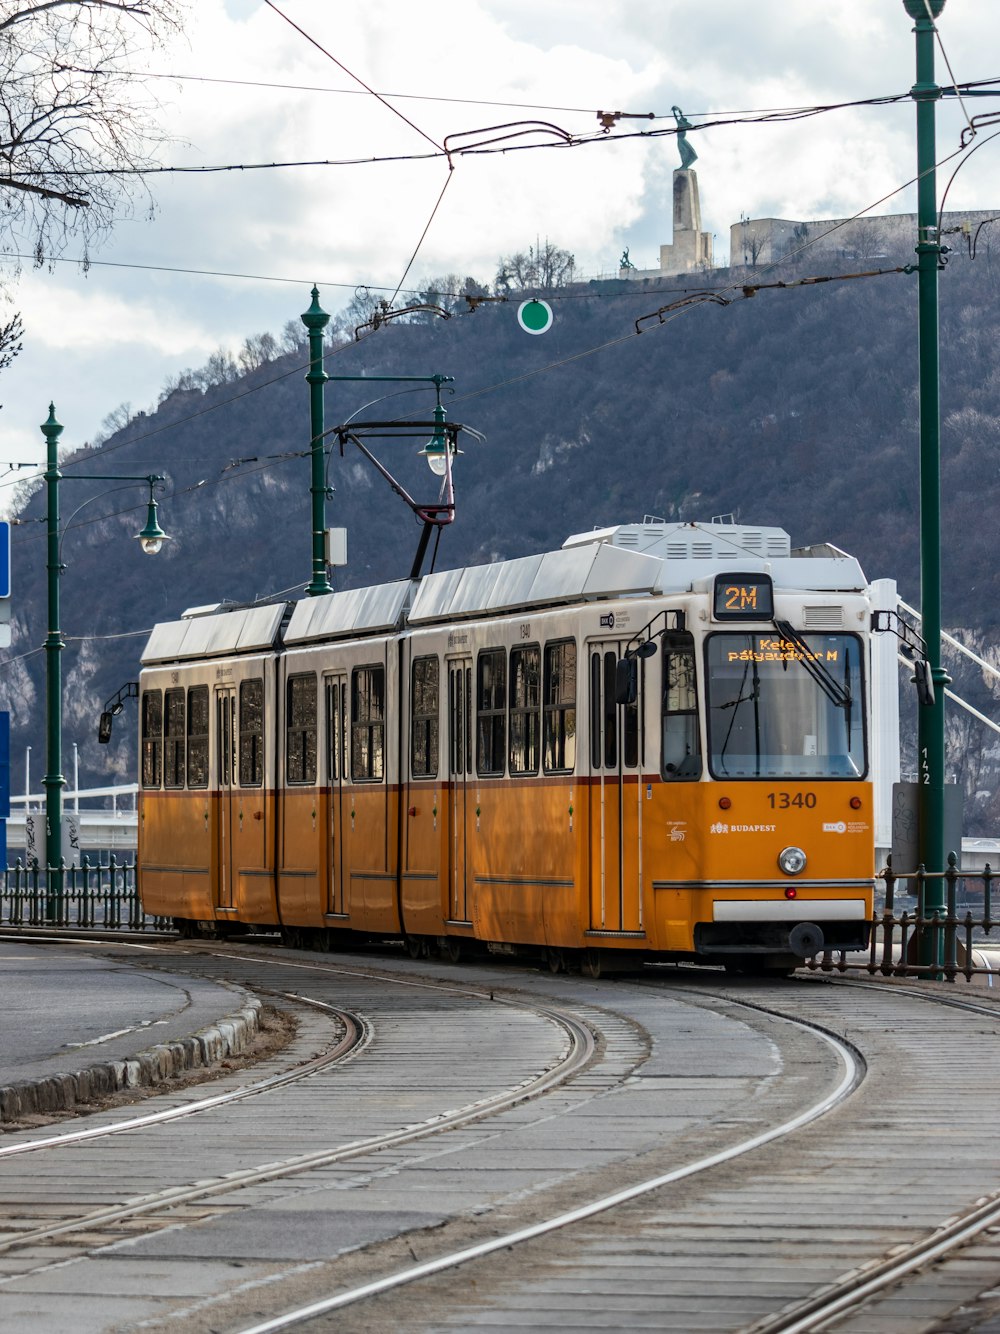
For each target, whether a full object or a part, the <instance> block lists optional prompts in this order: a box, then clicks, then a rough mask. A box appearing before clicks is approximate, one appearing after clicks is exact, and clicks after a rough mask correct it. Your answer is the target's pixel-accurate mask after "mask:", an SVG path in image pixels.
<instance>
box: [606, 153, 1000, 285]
mask: <svg viewBox="0 0 1000 1334" xmlns="http://www.w3.org/2000/svg"><path fill="white" fill-rule="evenodd" d="M673 215H674V219H673V220H674V228H673V240H672V241H671V242H670V244H669V245H661V246H660V265H659V268H656V269H639V268H636V267H635V266H634V265H632V264H630V263H629V262H628V259H627V257H628V251H626V252H625V255H624V256H623V257H622V258H623V264H622V266H621V267H620V268H619V271H618V276H619V278H625V279H630V280H635V279H641V278H661V277H666V276H668V275H669V276H671V277H673V276H676V275H678V274H683V273H692V272H705V271H706V270H708V269H713V268H715V267H717V266H716V264H715V260H714V254H713V237H712V233H711V232H704V231H702V229H701V201H700V198H699V194H698V173H697V172H696V171H694V170H693V169H692V168H690V167H689V168H679V169H678V170H677V171H675V172H674V190H673ZM989 222H996V223H998V224H1000V214H996V213H990V212H988V211H985V210H978V211H973V212H968V213H945V214H944V215H943V217H942V224H941V225H942V233H943V234H944V236H945V240H946V243H947V244H949V245H951V246H952V248H955V247H957V246H960V245H961V246H965V245H967V244H970V243H971V244H976V242H977V241H978V242H979V243H980V244H981V243H982V242H981V241H980V236H981V233H982V230H983V228H984V227H985V225H986V224H987V223H989ZM916 234H917V215H916V214H915V213H893V214H888V215H884V216H878V217H864V218H818V219H817V218H811V219H800V220H795V219H792V218H741V219H740V221H739V222H734V223H733V224H732V226H731V227H730V228H729V253H730V260H729V263H730V266H731V267H732V266H737V265H746V266H747V267H748V268H754V267H756V266H758V265H764V264H773V263H774V262H775V261H777V260H781V259H785V258H787V257H788V256H789V255H792V254H794V253H795V251H796V250H799V249H801V248H802V247H806V246H807V247H808V249H809V254H810V256H815V257H820V256H823V257H827V258H836V259H852V260H857V261H859V262H861V263H870V262H872V261H877V260H879V259H883V258H885V257H887V256H888V255H894V256H897V255H899V253H900V252H901V251H905V250H907V249H908V248H912V246H913V244H914V242H915V240H916ZM949 234H950V239H949Z"/></svg>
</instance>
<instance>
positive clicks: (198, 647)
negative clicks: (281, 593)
mask: <svg viewBox="0 0 1000 1334" xmlns="http://www.w3.org/2000/svg"><path fill="white" fill-rule="evenodd" d="M285 605H286V604H285V603H284V602H273V603H269V604H268V605H267V606H265V607H245V608H244V609H243V610H241V611H227V612H222V613H221V614H220V615H218V616H196V617H193V618H192V619H190V620H183V621H164V622H162V623H161V624H160V625H154V627H153V633H152V634H151V635H150V636H149V639H148V641H147V643H146V647H145V650H144V651H143V654H142V658H141V661H142V662H143V664H147V663H153V662H177V661H180V660H182V659H190V658H212V657H217V656H218V655H219V654H222V653H237V652H239V653H253V652H261V651H262V650H264V649H268V648H271V646H272V645H273V644H274V642H275V640H276V639H277V637H278V629H279V627H280V626H281V619H282V617H283V616H284V614H285Z"/></svg>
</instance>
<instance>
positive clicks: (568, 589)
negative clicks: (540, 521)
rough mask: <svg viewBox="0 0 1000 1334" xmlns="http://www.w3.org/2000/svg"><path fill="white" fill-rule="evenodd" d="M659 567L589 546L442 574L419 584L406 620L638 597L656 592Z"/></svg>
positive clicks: (643, 558) (629, 553) (611, 549)
mask: <svg viewBox="0 0 1000 1334" xmlns="http://www.w3.org/2000/svg"><path fill="white" fill-rule="evenodd" d="M661 569H662V562H660V561H659V560H656V559H654V558H652V557H650V556H643V555H640V554H638V553H637V552H634V551H621V550H618V549H617V548H615V547H613V546H610V545H607V544H596V543H591V544H590V545H588V546H585V547H580V548H579V549H578V550H575V551H565V550H564V551H548V552H546V553H545V554H544V555H541V556H524V557H522V558H521V559H520V560H505V561H500V562H498V563H497V564H495V565H478V566H471V567H470V568H469V569H467V570H444V571H442V573H440V574H429V575H427V576H426V577H425V578H424V579H423V580H422V581H421V584H420V587H419V588H418V590H417V595H416V597H415V598H414V599H413V607H412V609H411V611H410V614H409V617H408V620H409V621H410V623H411V624H414V625H419V624H423V623H425V622H427V621H438V620H451V619H454V618H455V617H458V616H472V615H475V614H476V613H480V612H502V611H514V610H516V609H517V608H518V607H538V606H554V605H556V604H558V603H564V602H577V601H580V600H581V599H582V600H593V599H596V598H611V597H629V596H633V597H634V596H636V595H637V594H640V593H652V592H653V591H655V589H656V587H657V581H658V579H659V577H660V571H661Z"/></svg>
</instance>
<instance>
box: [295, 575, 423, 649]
mask: <svg viewBox="0 0 1000 1334" xmlns="http://www.w3.org/2000/svg"><path fill="white" fill-rule="evenodd" d="M412 588H413V584H412V581H411V580H409V579H401V580H399V581H398V582H397V583H394V584H376V585H375V586H374V587H373V588H349V589H347V590H346V591H345V592H343V593H326V594H324V595H323V596H322V597H315V598H303V599H302V601H301V602H297V603H296V604H295V610H294V611H293V612H292V619H291V620H290V621H289V622H288V629H287V630H286V631H285V643H286V644H307V643H309V642H310V641H311V640H314V639H337V638H343V637H344V636H345V635H353V634H373V633H375V632H376V631H379V630H395V629H396V627H397V626H398V625H399V623H400V619H401V618H402V615H403V612H404V611H405V610H406V605H407V603H408V602H409V600H410V596H411V592H412Z"/></svg>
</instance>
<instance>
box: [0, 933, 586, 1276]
mask: <svg viewBox="0 0 1000 1334" xmlns="http://www.w3.org/2000/svg"><path fill="white" fill-rule="evenodd" d="M197 953H200V954H204V953H208V954H212V955H213V956H215V957H227V956H224V955H220V954H219V953H218V952H217V951H213V950H199V951H197ZM228 957H234V956H228ZM236 957H247V958H251V959H254V956H252V955H250V956H236ZM254 961H255V962H266V963H269V964H277V965H279V966H282V967H298V968H308V969H310V970H312V971H321V972H349V973H351V974H352V975H354V976H365V977H368V976H370V977H372V978H376V979H378V980H380V981H390V982H394V981H397V980H398V981H400V984H401V985H404V986H419V987H422V988H424V989H427V990H435V991H450V992H456V993H458V994H462V995H469V996H474V997H476V998H478V999H481V1000H490V1001H494V1002H495V1003H499V1004H504V1005H510V1006H514V1007H516V1008H519V1009H527V1010H530V1011H531V1012H532V1013H534V1014H538V1015H541V1016H542V1017H544V1018H546V1019H548V1020H549V1021H550V1022H551V1023H553V1024H555V1025H556V1026H557V1027H558V1028H561V1029H562V1031H563V1032H564V1034H565V1035H566V1038H567V1048H566V1051H565V1053H564V1055H563V1056H562V1058H561V1059H560V1060H558V1061H556V1062H555V1063H554V1064H553V1065H551V1066H550V1067H549V1068H548V1069H546V1070H544V1071H542V1072H541V1073H540V1074H538V1075H534V1076H532V1077H530V1078H528V1079H524V1080H522V1081H520V1082H519V1083H518V1084H516V1085H514V1086H512V1087H511V1088H507V1089H504V1090H502V1091H501V1092H500V1093H496V1094H491V1095H489V1096H488V1097H486V1098H480V1099H477V1100H476V1101H475V1102H472V1103H467V1104H465V1105H464V1106H462V1107H459V1108H455V1109H453V1110H451V1111H448V1112H442V1113H438V1114H437V1115H435V1116H433V1117H430V1118H428V1119H427V1120H426V1121H422V1122H419V1123H417V1124H416V1125H410V1126H404V1127H402V1128H401V1129H399V1130H396V1131H392V1132H390V1133H389V1134H386V1135H378V1136H371V1137H370V1138H367V1139H362V1140H354V1141H352V1142H350V1143H349V1144H345V1145H340V1146H339V1147H337V1148H334V1149H322V1150H318V1151H315V1152H313V1153H307V1154H298V1155H296V1156H294V1157H291V1158H286V1159H279V1160H277V1161H275V1160H272V1161H270V1162H268V1163H264V1164H261V1165H260V1166H258V1167H251V1168H244V1169H241V1170H239V1171H236V1172H230V1173H227V1174H226V1175H225V1176H223V1177H214V1178H210V1179H208V1180H204V1181H197V1182H192V1183H190V1184H189V1185H186V1186H172V1187H169V1188H167V1189H166V1190H163V1191H157V1192H155V1193H153V1194H150V1195H145V1196H139V1197H137V1198H134V1199H132V1200H127V1201H124V1202H123V1203H122V1204H120V1205H113V1206H110V1207H108V1208H103V1209H97V1210H93V1211H92V1212H90V1213H87V1214H81V1215H78V1216H77V1217H76V1218H73V1219H67V1220H64V1221H62V1222H59V1223H53V1224H51V1225H48V1226H45V1227H40V1228H33V1229H30V1230H28V1231H25V1232H21V1233H18V1234H16V1235H14V1236H11V1237H7V1238H3V1239H2V1240H0V1254H4V1253H7V1252H10V1251H13V1250H17V1249H20V1248H21V1247H24V1246H30V1245H35V1244H36V1243H38V1242H41V1241H46V1240H49V1239H51V1238H53V1237H61V1236H66V1235H67V1234H70V1233H73V1232H79V1231H88V1232H89V1231H93V1230H94V1229H96V1228H100V1227H105V1226H109V1225H110V1224H113V1223H118V1222H121V1221H123V1220H125V1219H130V1218H136V1217H141V1216H143V1215H147V1214H150V1213H155V1212H156V1211H158V1210H164V1209H173V1208H176V1207H177V1206H178V1205H180V1204H188V1203H192V1202H194V1201H197V1200H205V1199H211V1198H213V1197H215V1196H219V1195H224V1194H227V1193H229V1192H231V1191H234V1190H240V1189H242V1188H243V1187H245V1186H250V1185H259V1184H260V1183H262V1182H265V1181H273V1180H279V1179H281V1178H283V1177H290V1176H296V1175H299V1174H300V1173H302V1172H307V1171H310V1170H312V1169H314V1168H320V1167H327V1166H330V1165H332V1164H334V1163H338V1162H346V1161H349V1160H351V1159H353V1158H359V1157H363V1156H367V1155H368V1154H371V1153H376V1152H380V1151H381V1150H383V1149H387V1148H394V1147H397V1146H400V1145H403V1144H409V1143H412V1142H414V1141H417V1140H421V1139H426V1138H428V1137H430V1136H432V1135H437V1134H440V1133H441V1132H442V1131H445V1130H450V1129H453V1128H454V1127H456V1126H461V1125H467V1124H470V1123H473V1122H475V1121H479V1120H482V1119H483V1118H485V1117H487V1116H492V1115H494V1114H495V1113H496V1112H498V1111H504V1110H507V1109H508V1108H510V1107H513V1106H516V1105H517V1104H518V1103H520V1102H523V1101H525V1100H526V1099H528V1098H534V1097H537V1096H539V1095H541V1094H542V1093H546V1092H548V1091H549V1090H550V1089H552V1088H555V1087H558V1086H559V1085H561V1084H563V1083H565V1082H566V1081H567V1080H568V1079H570V1078H572V1076H573V1075H575V1074H578V1073H580V1072H581V1071H582V1070H584V1069H586V1068H587V1066H589V1065H590V1063H591V1062H592V1060H593V1058H594V1054H595V1052H596V1043H595V1040H594V1034H593V1032H592V1031H591V1029H590V1028H589V1027H588V1025H586V1024H585V1023H583V1022H582V1021H581V1020H579V1019H577V1018H576V1016H575V1015H572V1014H570V1013H568V1012H566V1011H563V1010H560V1009H558V1008H557V1007H555V1006H546V1005H536V1004H534V1003H530V1004H529V1003H525V1002H520V1001H516V1000H514V999H512V998H508V997H500V996H496V995H495V993H494V992H492V991H481V990H479V989H478V988H463V987H456V986H452V985H450V984H447V983H442V984H440V985H438V984H436V983H434V982H430V981H423V982H417V981H414V980H412V979H402V980H400V979H395V978H393V977H392V976H391V974H387V973H385V972H380V971H377V970H372V971H371V972H370V973H368V972H366V971H364V970H361V969H340V968H337V967H336V966H332V967H331V966H326V967H324V965H322V964H320V963H315V964H296V963H292V962H291V961H290V960H288V961H284V960H270V959H264V960H261V959H260V958H256V959H254ZM294 998H295V999H297V1000H301V1001H302V1002H303V1003H305V1004H308V1005H311V1006H314V1007H315V1008H317V1009H321V1010H326V1011H329V1012H331V1013H334V1014H342V1013H343V1012H341V1011H338V1010H336V1009H335V1008H334V1007H333V1006H328V1005H326V1003H325V1002H323V1001H318V1000H314V999H312V998H309V997H303V996H295V997H294ZM360 1022H361V1023H362V1024H363V1025H364V1021H360ZM364 1030H365V1032H366V1033H368V1032H369V1030H368V1027H367V1025H364ZM369 1036H370V1034H369ZM351 1054H353V1053H351V1052H348V1053H346V1055H348V1056H349V1055H351ZM309 1073H315V1071H314V1070H310V1071H309ZM284 1082H286V1083H287V1082H291V1081H289V1080H288V1079H285V1081H284ZM254 1091H255V1092H256V1091H263V1090H262V1089H261V1090H256V1089H255V1090H254ZM243 1096H247V1091H245V1090H244V1091H243ZM221 1100H222V1099H219V1100H215V1099H205V1100H203V1102H204V1105H201V1104H199V1105H197V1106H196V1107H192V1108H191V1109H188V1108H184V1109H171V1111H170V1112H168V1113H164V1114H154V1115H153V1116H151V1117H149V1118H135V1119H133V1120H131V1121H130V1122H128V1123H117V1124H116V1125H114V1126H109V1127H95V1128H94V1129H93V1130H91V1131H89V1132H87V1131H83V1132H78V1133H77V1135H76V1139H79V1138H83V1137H86V1138H90V1139H96V1138H100V1137H101V1136H102V1135H105V1134H117V1133H120V1132H121V1131H122V1130H124V1129H134V1128H135V1127H136V1125H137V1124H140V1123H141V1124H153V1123H155V1122H157V1121H160V1120H172V1119H175V1117H176V1116H178V1115H184V1114H190V1113H191V1111H194V1110H206V1109H207V1108H209V1107H211V1106H215V1105H218V1103H219V1102H220V1101H221ZM71 1133H72V1132H71ZM64 1142H68V1140H67V1141H63V1140H61V1139H60V1138H59V1137H52V1138H50V1139H48V1140H40V1141H33V1142H32V1144H31V1146H30V1147H31V1148H33V1149H36V1150H37V1149H44V1148H46V1147H61V1146H62V1144H63V1143H64ZM73 1142H76V1140H75V1139H74V1141H73ZM12 1147H15V1148H16V1147H20V1146H12ZM27 1147H28V1146H25V1148H27Z"/></svg>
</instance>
